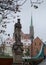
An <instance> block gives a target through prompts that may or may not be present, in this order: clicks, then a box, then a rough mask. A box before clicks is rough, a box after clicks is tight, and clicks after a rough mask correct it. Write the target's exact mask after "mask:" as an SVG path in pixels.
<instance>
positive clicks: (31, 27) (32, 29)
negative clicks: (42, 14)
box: [30, 16, 34, 43]
mask: <svg viewBox="0 0 46 65" xmlns="http://www.w3.org/2000/svg"><path fill="white" fill-rule="evenodd" d="M30 39H31V43H32V42H33V39H34V27H33V21H32V16H31V24H30Z"/></svg>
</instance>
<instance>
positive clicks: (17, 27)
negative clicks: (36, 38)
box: [15, 19, 21, 42]
mask: <svg viewBox="0 0 46 65" xmlns="http://www.w3.org/2000/svg"><path fill="white" fill-rule="evenodd" d="M15 40H16V42H20V41H21V24H20V19H18V22H17V23H16V24H15Z"/></svg>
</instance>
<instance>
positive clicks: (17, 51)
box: [12, 19, 23, 65]
mask: <svg viewBox="0 0 46 65" xmlns="http://www.w3.org/2000/svg"><path fill="white" fill-rule="evenodd" d="M21 28H22V27H21V24H20V19H18V21H17V23H15V26H14V36H15V43H13V47H12V52H13V65H14V64H15V65H16V64H21V63H22V55H23V43H22V42H21Z"/></svg>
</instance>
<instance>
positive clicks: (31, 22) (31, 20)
mask: <svg viewBox="0 0 46 65" xmlns="http://www.w3.org/2000/svg"><path fill="white" fill-rule="evenodd" d="M31 26H33V20H32V15H31Z"/></svg>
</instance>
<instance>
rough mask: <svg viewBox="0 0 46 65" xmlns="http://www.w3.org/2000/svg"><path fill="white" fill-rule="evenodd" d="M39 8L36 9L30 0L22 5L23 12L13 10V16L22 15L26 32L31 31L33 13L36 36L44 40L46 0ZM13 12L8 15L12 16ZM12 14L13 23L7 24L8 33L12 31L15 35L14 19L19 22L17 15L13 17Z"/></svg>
mask: <svg viewBox="0 0 46 65" xmlns="http://www.w3.org/2000/svg"><path fill="white" fill-rule="evenodd" d="M38 6H39V7H38V9H34V7H31V4H30V0H27V2H26V3H25V4H24V5H23V6H21V7H20V10H21V13H16V14H14V13H13V12H11V14H12V16H15V17H16V15H20V17H19V18H20V19H21V24H22V31H23V32H24V33H29V31H30V23H31V13H32V19H33V26H34V36H35V37H37V36H38V37H39V38H41V39H42V40H43V41H46V1H45V0H44V2H43V3H42V4H41V5H38ZM11 14H9V15H8V18H10V16H11ZM12 16H11V18H10V21H11V23H10V24H8V25H7V29H6V30H7V33H10V34H11V36H13V32H14V24H15V23H14V24H13V22H12V21H13V20H14V21H15V22H17V17H16V18H15V19H13V18H12Z"/></svg>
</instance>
